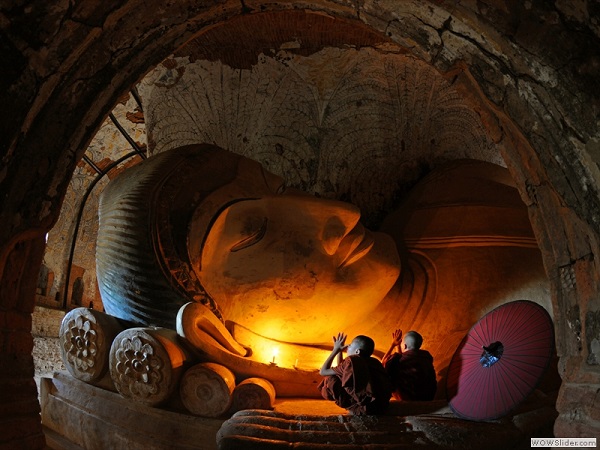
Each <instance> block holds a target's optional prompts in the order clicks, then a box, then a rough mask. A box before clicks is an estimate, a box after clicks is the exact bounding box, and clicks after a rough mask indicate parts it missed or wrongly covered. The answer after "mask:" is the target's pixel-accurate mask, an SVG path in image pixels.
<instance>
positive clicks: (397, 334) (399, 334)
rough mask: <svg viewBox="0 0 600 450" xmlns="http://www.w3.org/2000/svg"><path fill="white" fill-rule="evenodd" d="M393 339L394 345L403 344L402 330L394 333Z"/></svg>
mask: <svg viewBox="0 0 600 450" xmlns="http://www.w3.org/2000/svg"><path fill="white" fill-rule="evenodd" d="M392 339H393V342H392V343H393V344H394V345H400V344H402V330H401V329H400V328H398V329H397V330H396V331H394V332H393V333H392Z"/></svg>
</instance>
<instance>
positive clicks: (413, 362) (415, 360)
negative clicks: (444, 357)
mask: <svg viewBox="0 0 600 450" xmlns="http://www.w3.org/2000/svg"><path fill="white" fill-rule="evenodd" d="M385 370H386V371H387V373H388V374H389V376H390V379H391V380H392V385H393V389H394V392H393V395H394V398H396V399H397V400H407V401H420V400H421V401H422V400H433V398H434V397H435V392H436V390H437V381H436V376H435V369H434V367H433V356H431V354H430V353H429V352H428V351H427V350H421V349H419V350H406V351H404V352H403V353H395V354H394V355H392V357H391V358H390V359H389V360H388V361H386V364H385Z"/></svg>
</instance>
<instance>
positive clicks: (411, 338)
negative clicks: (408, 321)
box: [404, 331, 423, 350]
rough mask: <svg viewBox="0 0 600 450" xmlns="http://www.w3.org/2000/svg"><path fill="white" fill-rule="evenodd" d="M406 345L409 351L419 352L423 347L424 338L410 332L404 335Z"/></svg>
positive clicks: (414, 332)
mask: <svg viewBox="0 0 600 450" xmlns="http://www.w3.org/2000/svg"><path fill="white" fill-rule="evenodd" d="M404 345H406V348H407V349H408V350H418V349H420V348H421V345H423V336H421V335H420V334H419V333H417V332H416V331H409V332H408V333H406V334H405V335H404Z"/></svg>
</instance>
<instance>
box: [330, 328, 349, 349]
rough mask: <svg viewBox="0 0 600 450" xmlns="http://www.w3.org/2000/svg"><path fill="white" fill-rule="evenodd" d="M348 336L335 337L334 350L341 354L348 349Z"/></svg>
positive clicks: (342, 334) (339, 335)
mask: <svg viewBox="0 0 600 450" xmlns="http://www.w3.org/2000/svg"><path fill="white" fill-rule="evenodd" d="M346 337H347V336H346V335H345V334H344V333H338V335H337V336H333V350H334V351H337V352H341V351H342V350H343V349H344V347H346Z"/></svg>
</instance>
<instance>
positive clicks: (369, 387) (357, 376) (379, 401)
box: [319, 333, 392, 415]
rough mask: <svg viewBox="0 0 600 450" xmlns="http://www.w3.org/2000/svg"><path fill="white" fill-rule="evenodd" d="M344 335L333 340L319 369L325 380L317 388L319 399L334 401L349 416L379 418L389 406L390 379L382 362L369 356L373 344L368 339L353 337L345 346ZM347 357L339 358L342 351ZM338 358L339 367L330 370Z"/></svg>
mask: <svg viewBox="0 0 600 450" xmlns="http://www.w3.org/2000/svg"><path fill="white" fill-rule="evenodd" d="M345 340H346V335H344V334H342V333H339V334H338V336H337V338H335V337H334V339H333V341H334V346H333V350H332V352H331V355H329V357H328V358H327V360H326V361H325V362H324V363H323V367H321V371H320V373H321V375H323V376H325V378H324V379H323V381H322V382H321V383H320V384H319V389H320V391H321V395H322V396H323V398H325V399H326V400H333V401H334V402H335V403H336V405H338V406H340V407H342V408H345V409H347V410H348V411H349V412H350V413H351V414H355V415H365V414H381V413H383V412H384V411H385V410H386V409H387V407H388V405H389V402H390V397H391V394H392V389H391V383H390V379H389V377H388V375H387V373H386V371H385V369H384V367H383V365H382V364H381V362H380V361H379V360H377V359H375V358H373V357H372V356H371V354H372V353H373V350H374V347H375V344H374V342H373V340H372V339H371V338H369V337H367V336H357V337H355V338H354V339H353V340H352V342H351V343H350V345H348V346H347V347H345V346H344V342H345ZM344 349H345V350H346V351H347V353H348V356H347V357H346V358H342V357H341V356H342V351H343V350H344ZM336 356H338V365H337V366H336V367H333V368H332V367H331V364H332V362H333V359H334V358H335V357H336Z"/></svg>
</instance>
